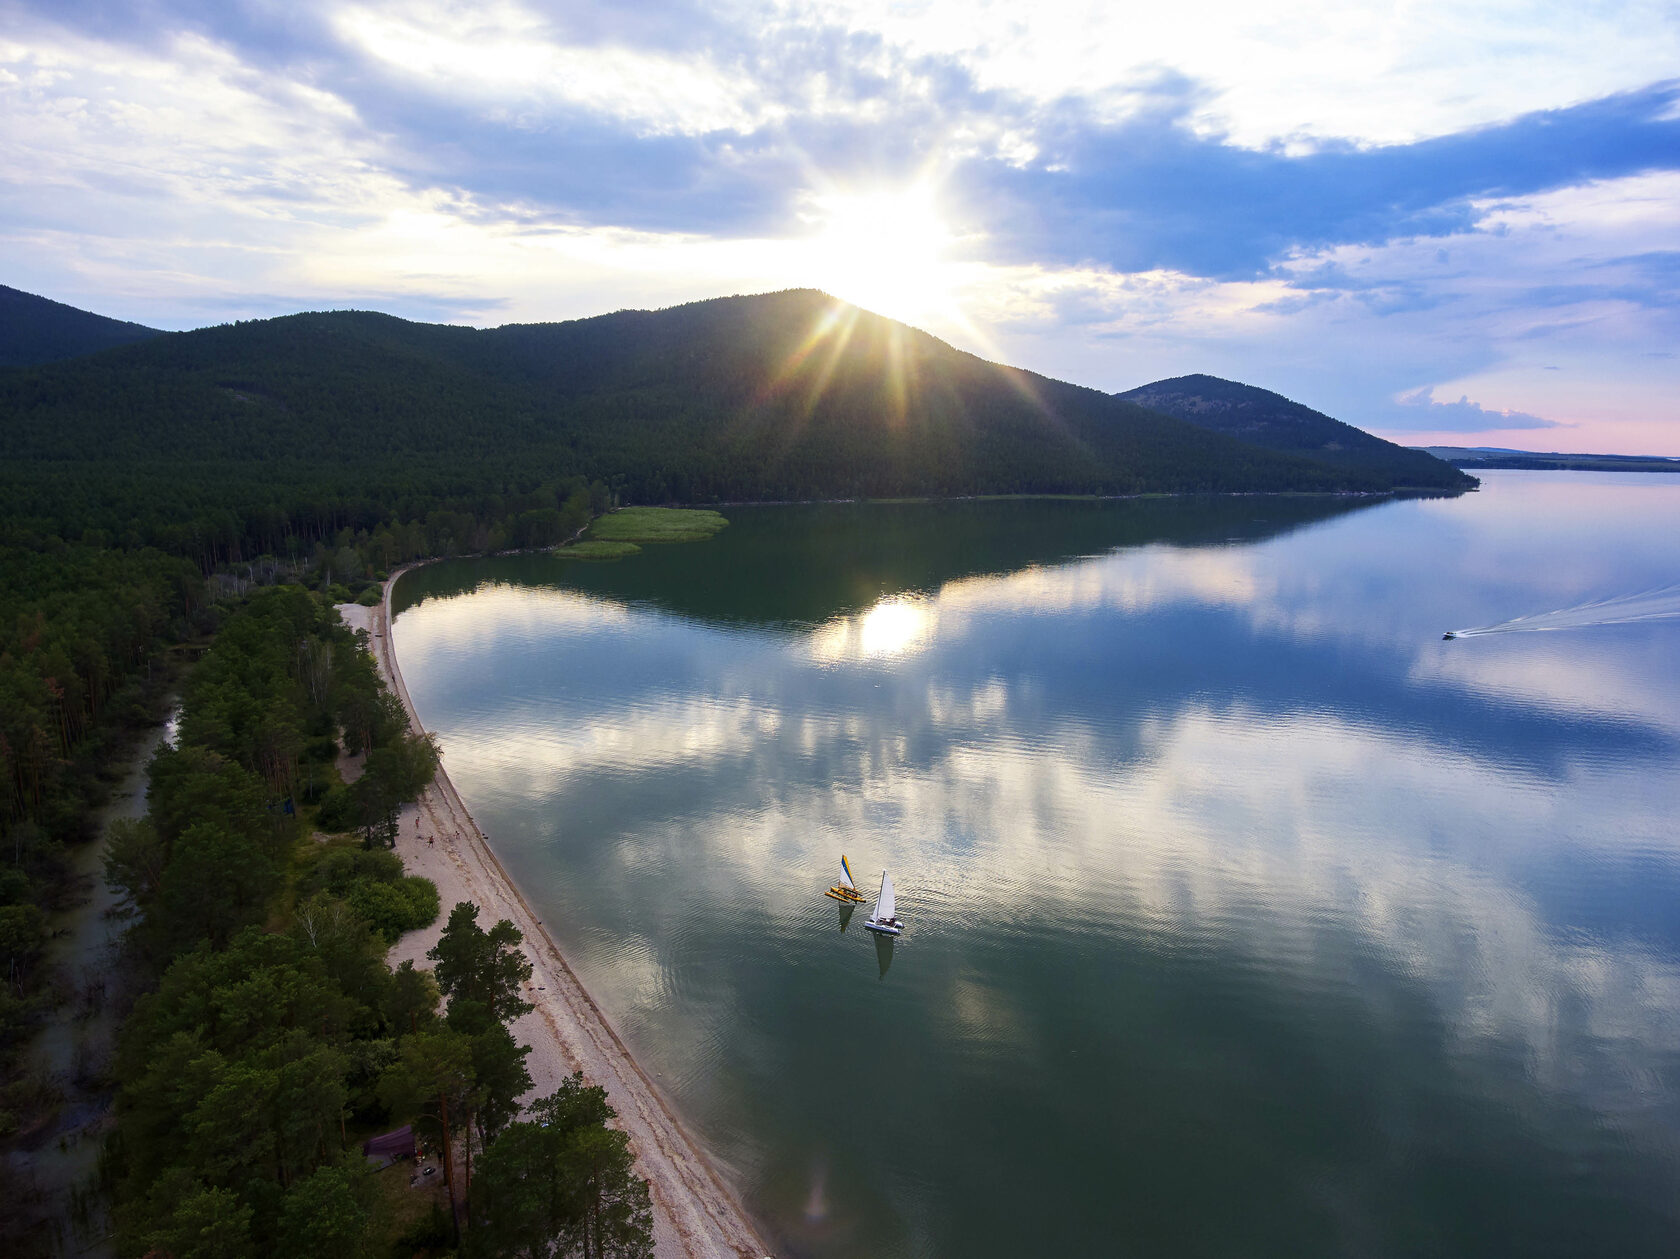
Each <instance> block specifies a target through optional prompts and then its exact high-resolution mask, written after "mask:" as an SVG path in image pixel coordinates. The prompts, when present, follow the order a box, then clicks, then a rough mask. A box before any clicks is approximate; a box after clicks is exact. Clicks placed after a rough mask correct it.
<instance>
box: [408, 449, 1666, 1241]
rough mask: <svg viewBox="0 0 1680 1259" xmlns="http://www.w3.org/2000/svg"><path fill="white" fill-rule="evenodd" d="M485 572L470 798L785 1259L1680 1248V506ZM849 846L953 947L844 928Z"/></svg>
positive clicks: (1491, 494) (1560, 484) (437, 571)
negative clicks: (1592, 611)
mask: <svg viewBox="0 0 1680 1259" xmlns="http://www.w3.org/2000/svg"><path fill="white" fill-rule="evenodd" d="M1483 479H1484V488H1483V489H1482V490H1481V491H1480V492H1478V493H1473V494H1469V495H1465V496H1463V497H1460V498H1455V499H1411V500H1394V501H1389V500H1371V499H1349V498H1309V497H1263V496H1262V497H1234V498H1213V499H1194V498H1169V499H1146V500H1128V501H1115V502H1076V501H1002V502H959V503H947V504H833V505H813V506H800V507H752V508H731V509H726V514H727V515H728V516H729V518H730V520H731V522H732V523H731V525H730V527H729V528H728V529H726V530H724V532H723V533H722V534H720V535H719V536H718V537H717V538H715V539H714V540H712V541H710V542H706V543H701V544H692V545H685V546H669V547H662V548H649V549H647V550H646V551H645V552H644V553H643V554H641V555H639V556H635V557H632V558H630V559H628V560H625V561H622V562H620V563H616V564H600V565H590V564H582V563H577V562H570V561H561V560H557V559H553V558H552V557H548V556H535V555H532V556H510V557H503V558H497V559H485V560H470V561H465V560H463V561H450V562H446V563H442V564H438V565H434V566H431V567H428V568H425V569H421V570H418V571H416V572H415V573H413V574H411V575H409V576H407V577H405V578H404V579H403V580H402V581H401V583H400V584H399V586H398V590H397V599H398V603H397V607H398V609H399V615H398V616H397V618H396V620H395V622H394V629H393V633H394V638H395V642H396V646H397V650H398V652H399V653H400V656H401V660H402V664H403V671H404V674H405V677H406V680H407V682H408V686H409V689H410V692H411V693H412V696H413V699H414V702H415V706H416V708H417V710H418V712H419V714H420V716H421V718H422V720H423V721H424V723H425V724H426V726H427V728H428V729H430V730H433V731H435V732H436V733H437V735H438V736H439V738H440V741H441V744H442V747H443V750H444V757H445V763H446V765H447V767H448V769H449V772H450V775H451V777H452V778H453V780H454V782H455V784H456V786H457V787H458V788H459V790H460V792H461V795H462V796H463V797H464V799H465V800H466V802H467V805H468V807H469V808H470V809H471V810H472V811H473V813H474V815H475V817H476V818H477V820H478V822H479V824H480V826H481V827H482V828H483V829H484V831H485V832H486V833H487V834H488V835H489V836H490V839H491V841H492V843H493V845H494V846H495V848H496V850H497V852H498V854H499V855H500V856H501V858H502V860H503V862H504V864H505V865H506V866H507V868H508V870H509V871H510V873H511V874H512V875H513V877H514V878H515V879H516V880H517V881H518V882H519V884H520V885H521V887H522V888H523V889H524V890H525V892H526V893H527V895H528V897H529V899H530V900H531V902H532V903H533V905H534V906H535V907H536V908H537V910H538V912H539V913H541V914H542V915H543V917H544V919H545V921H546V922H547V923H548V924H549V925H550V927H551V928H552V930H553V933H554V935H555V937H556V938H557V940H558V941H559V943H560V945H561V947H562V948H563V949H564V951H565V953H566V956H567V958H568V959H569V960H570V961H571V963H572V965H573V967H574V968H575V969H576V971H577V972H578V975H579V977H580V978H581V979H582V980H583V982H584V984H585V985H586V986H587V987H588V988H589V990H590V991H591V993H593V995H594V996H595V998H596V999H597V1001H598V1002H599V1003H600V1004H601V1005H602V1007H603V1008H604V1009H605V1010H606V1011H607V1012H608V1013H609V1015H610V1016H611V1018H612V1019H613V1021H614V1023H615V1024H616V1025H617V1027H618V1028H619V1029H620V1031H621V1032H622V1034H623V1035H624V1036H625V1038H626V1040H627V1041H628V1042H629V1044H630V1045H631V1047H632V1048H633V1050H634V1052H635V1054H636V1056H637V1059H638V1061H640V1062H641V1064H642V1065H643V1067H644V1068H645V1069H646V1070H647V1071H648V1073H649V1074H650V1075H655V1074H656V1073H657V1074H656V1079H657V1083H658V1084H659V1085H660V1086H661V1087H662V1088H663V1089H664V1090H665V1091H666V1092H667V1094H668V1095H669V1096H670V1097H671V1098H672V1100H673V1101H674V1103H675V1104H676V1105H677V1107H678V1108H679V1109H680V1110H681V1112H682V1113H683V1115H684V1116H685V1117H686V1118H687V1120H688V1121H689V1123H690V1125H691V1127H692V1129H693V1130H694V1132H695V1133H696V1135H697V1136H698V1137H699V1138H700V1139H701V1140H702V1141H703V1142H704V1144H705V1145H706V1146H707V1148H708V1149H709V1150H711V1151H713V1152H714V1153H715V1155H716V1157H717V1159H718V1161H719V1162H720V1163H721V1164H722V1165H724V1166H725V1167H726V1168H728V1169H729V1170H730V1172H731V1173H732V1174H733V1176H734V1178H735V1179H736V1180H737V1182H738V1183H739V1184H740V1185H741V1186H742V1189H743V1193H744V1196H745V1199H746V1203H747V1206H748V1208H749V1210H751V1211H752V1212H753V1213H754V1214H755V1216H757V1217H758V1218H759V1219H761V1220H762V1221H763V1222H764V1224H765V1226H766V1228H767V1230H768V1231H769V1233H770V1234H771V1235H772V1237H773V1238H774V1239H775V1240H776V1242H777V1244H778V1253H779V1254H788V1255H799V1256H812V1257H816V1259H829V1257H840V1256H857V1255H863V1254H869V1255H874V1256H981V1257H984V1256H1021V1255H1043V1254H1070V1255H1096V1254H1126V1253H1136V1254H1174V1255H1208V1256H1215V1255H1218V1256H1225V1255H1278V1256H1301V1255H1344V1254H1364V1255H1395V1256H1400V1255H1416V1254H1420V1253H1430V1254H1451V1255H1477V1256H1481V1255H1493V1254H1523V1255H1537V1254H1550V1255H1572V1256H1573V1255H1587V1254H1615V1255H1644V1254H1649V1255H1658V1254H1662V1255H1669V1254H1672V1253H1674V1249H1675V1244H1676V1243H1675V1238H1676V1236H1677V1235H1680V1234H1677V1231H1676V1230H1680V825H1677V822H1676V818H1677V817H1680V621H1675V620H1666V621H1654V622H1648V623H1642V624H1624V625H1601V626H1594V627H1589V628H1582V629H1573V630H1569V631H1565V632H1558V633H1504V634H1490V635H1486V636H1482V637H1476V638H1471V639H1465V640H1460V641H1455V642H1444V641H1442V638H1441V635H1442V633H1443V632H1444V631H1446V630H1449V629H1457V628H1464V627H1471V626H1484V625H1489V624H1493V623H1496V622H1500V621H1504V620H1506V619H1508V618H1512V617H1517V616H1522V615H1528V614H1533V613H1537V612H1545V611H1550V610H1554V609H1560V608H1565V607H1569V606H1571V605H1575V604H1578V603H1581V602H1583V601H1588V600H1593V599H1599V598H1604V597H1609V596H1616V595H1621V594H1627V593H1630V592H1634V591H1642V590H1649V589H1652V588H1655V587H1661V586H1667V585H1671V584H1673V583H1674V582H1676V581H1677V580H1680V478H1668V477H1657V476H1638V475H1620V476H1618V475H1609V474H1591V473H1532V472H1504V473H1500V472H1495V473H1489V474H1486V475H1485V476H1484V478H1483ZM842 853H845V854H846V856H847V857H848V858H849V860H850V862H851V865H852V868H853V869H854V871H855V872H856V873H857V876H858V882H859V885H860V886H861V887H863V888H864V890H865V891H866V892H868V893H869V894H870V895H871V896H873V893H874V891H875V887H876V884H877V883H878V881H879V879H880V874H881V871H882V869H883V868H886V869H889V870H890V871H891V872H892V875H893V880H894V882H895V884H896V886H897V889H898V912H899V916H900V917H901V918H902V919H904V920H905V921H906V923H907V924H908V925H907V929H906V931H905V934H904V936H903V938H902V939H900V940H899V941H898V942H897V943H896V944H888V943H886V942H884V941H879V940H877V939H876V938H874V937H873V936H871V935H870V934H869V933H868V932H866V931H864V930H863V917H864V914H865V912H867V911H866V910H864V911H859V912H858V913H857V914H856V915H855V917H854V918H853V919H852V920H851V921H850V922H849V923H846V922H844V921H843V917H844V915H843V914H842V911H841V910H840V908H839V906H838V905H837V904H836V903H835V902H834V901H832V900H829V899H826V898H825V897H824V896H823V894H822V893H823V889H824V888H826V887H827V886H829V885H830V884H831V883H833V882H834V881H835V880H836V879H837V877H838V875H839V861H840V855H841V854H842Z"/></svg>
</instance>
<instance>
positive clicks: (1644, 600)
mask: <svg viewBox="0 0 1680 1259" xmlns="http://www.w3.org/2000/svg"><path fill="white" fill-rule="evenodd" d="M1671 620H1680V582H1676V583H1674V584H1673V585H1671V586H1661V587H1659V588H1657V589H1656V590H1643V591H1640V592H1639V593H1638V594H1631V595H1617V596H1615V597H1614V598H1610V599H1596V600H1594V601H1593V602H1591V603H1578V604H1576V605H1575V606H1574V607H1572V608H1559V609H1558V610H1557V611H1555V612H1536V613H1533V614H1532V615H1529V616H1518V617H1513V618H1512V619H1511V620H1509V621H1501V622H1499V623H1498V624H1497V625H1478V626H1475V627H1474V628H1471V629H1461V630H1453V631H1451V632H1450V633H1448V634H1446V635H1444V637H1447V638H1480V637H1481V636H1483V635H1484V634H1517V633H1523V632H1525V631H1536V630H1567V629H1586V628H1587V627H1589V626H1593V625H1628V624H1631V623H1633V622H1635V621H1671Z"/></svg>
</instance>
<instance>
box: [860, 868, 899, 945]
mask: <svg viewBox="0 0 1680 1259" xmlns="http://www.w3.org/2000/svg"><path fill="white" fill-rule="evenodd" d="M863 925H864V926H865V927H867V928H868V929H869V930H871V931H875V932H878V933H880V934H881V935H888V936H895V935H897V934H898V933H899V932H901V931H903V930H904V924H903V923H901V922H899V920H898V918H897V916H896V906H894V904H893V885H892V877H891V876H890V875H889V874H888V873H887V872H886V871H885V870H883V871H881V891H880V893H879V895H877V896H876V897H875V908H874V909H873V910H872V911H871V912H870V915H869V917H867V918H865V919H864V920H863Z"/></svg>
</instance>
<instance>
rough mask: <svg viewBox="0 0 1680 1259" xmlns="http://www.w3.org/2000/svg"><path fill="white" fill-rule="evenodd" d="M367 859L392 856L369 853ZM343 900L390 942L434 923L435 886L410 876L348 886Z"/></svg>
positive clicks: (436, 908)
mask: <svg viewBox="0 0 1680 1259" xmlns="http://www.w3.org/2000/svg"><path fill="white" fill-rule="evenodd" d="M367 855H368V856H386V857H388V856H391V855H392V854H390V853H368V854H367ZM345 900H346V901H348V902H349V904H350V908H351V909H353V910H355V911H356V913H357V914H358V915H359V916H360V917H361V918H363V919H364V920H365V921H366V922H367V924H368V926H370V927H372V928H373V930H374V932H375V933H376V934H378V935H381V936H383V937H384V938H385V941H386V942H387V943H393V942H395V940H396V939H397V937H398V936H400V935H402V934H403V933H404V932H408V931H417V930H419V929H420V928H421V927H427V926H430V925H431V924H432V923H434V922H436V921H437V916H438V893H437V886H436V885H435V884H434V883H433V882H432V881H431V880H430V879H422V878H419V877H417V876H415V875H409V876H407V877H406V878H404V879H402V880H400V881H398V882H396V883H376V882H373V881H371V880H362V881H359V882H356V883H354V884H352V885H351V887H350V889H349V891H348V893H347V894H346V896H345Z"/></svg>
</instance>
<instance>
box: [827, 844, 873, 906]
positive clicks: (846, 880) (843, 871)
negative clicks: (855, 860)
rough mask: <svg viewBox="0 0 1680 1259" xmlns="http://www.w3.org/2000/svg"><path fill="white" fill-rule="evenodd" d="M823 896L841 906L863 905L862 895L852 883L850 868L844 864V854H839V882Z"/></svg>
mask: <svg viewBox="0 0 1680 1259" xmlns="http://www.w3.org/2000/svg"><path fill="white" fill-rule="evenodd" d="M823 895H824V896H832V897H833V898H834V899H835V900H837V901H839V902H840V903H841V904H842V905H861V904H863V893H862V892H860V891H858V890H857V884H856V883H853V882H852V868H851V866H849V865H847V864H846V854H845V853H841V854H840V882H838V883H836V884H835V885H834V886H833V887H831V888H829V889H828V891H826V892H824V893H823Z"/></svg>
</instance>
